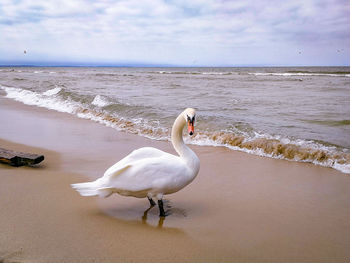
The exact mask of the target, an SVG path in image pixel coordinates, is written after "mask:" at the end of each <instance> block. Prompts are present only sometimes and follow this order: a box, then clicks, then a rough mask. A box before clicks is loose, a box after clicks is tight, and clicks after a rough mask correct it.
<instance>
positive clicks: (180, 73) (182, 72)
mask: <svg viewBox="0 0 350 263" xmlns="http://www.w3.org/2000/svg"><path fill="white" fill-rule="evenodd" d="M148 73H152V74H154V73H157V74H179V75H232V74H235V73H234V72H215V71H213V72H209V71H208V72H201V71H156V72H155V71H153V72H148Z"/></svg>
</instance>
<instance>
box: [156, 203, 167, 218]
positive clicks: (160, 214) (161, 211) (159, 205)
mask: <svg viewBox="0 0 350 263" xmlns="http://www.w3.org/2000/svg"><path fill="white" fill-rule="evenodd" d="M158 207H159V216H160V217H165V216H166V214H165V211H164V207H163V200H162V199H159V200H158Z"/></svg>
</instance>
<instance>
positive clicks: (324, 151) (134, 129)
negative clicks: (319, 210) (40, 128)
mask: <svg viewBox="0 0 350 263" xmlns="http://www.w3.org/2000/svg"><path fill="white" fill-rule="evenodd" d="M0 89H2V90H3V91H5V93H6V94H5V97H7V98H11V99H14V100H16V101H20V102H22V103H24V104H28V105H35V106H39V107H44V108H47V109H52V110H56V111H59V112H66V113H70V114H73V115H75V116H77V117H79V118H84V119H89V120H92V121H95V122H98V123H101V124H103V125H105V126H108V127H112V128H114V129H116V130H118V131H124V132H128V133H133V134H137V135H141V136H144V137H147V138H150V139H156V140H170V130H171V129H170V127H163V126H161V125H160V124H159V123H158V122H157V121H151V120H147V119H146V118H140V117H139V114H137V112H139V111H140V110H142V109H130V107H132V106H130V105H123V104H121V105H119V104H118V105H117V104H113V103H111V102H110V101H108V98H106V97H103V96H101V95H96V96H95V97H94V99H93V100H92V101H91V100H90V102H85V103H84V102H82V101H77V100H74V98H78V97H79V96H71V95H72V94H71V93H69V92H67V91H65V90H64V88H61V87H55V88H53V89H50V90H47V91H45V92H43V93H38V92H34V91H30V90H24V89H20V88H13V87H5V86H0ZM106 103H110V104H106ZM103 105H104V106H103ZM113 105H114V106H113ZM94 106H98V107H100V108H96V107H94ZM106 106H109V107H116V106H118V107H117V109H118V110H113V111H112V112H108V111H106V110H104V109H106V108H107V109H108V107H106ZM102 107H106V108H104V109H101V108H102ZM125 108H127V111H128V112H131V111H134V114H132V115H133V116H138V117H132V116H120V114H122V113H121V112H123V111H122V110H123V109H125ZM136 108H137V107H136ZM345 124H348V120H345ZM185 140H186V142H187V143H190V144H195V145H206V146H223V147H227V148H230V149H232V150H239V151H244V152H247V153H250V154H255V155H260V156H266V157H271V158H277V159H285V160H290V161H298V162H309V163H313V164H316V165H321V166H325V167H332V168H334V169H337V170H339V171H341V172H343V173H350V153H348V152H346V151H345V150H342V149H339V148H337V147H335V146H326V145H324V144H322V143H317V142H314V141H307V140H300V139H299V140H292V139H290V138H286V137H282V136H272V135H269V134H262V133H258V132H253V133H252V132H250V133H248V132H244V131H237V132H234V131H199V132H197V133H196V134H195V136H193V137H191V139H189V138H188V137H186V138H185Z"/></svg>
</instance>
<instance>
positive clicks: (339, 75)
mask: <svg viewBox="0 0 350 263" xmlns="http://www.w3.org/2000/svg"><path fill="white" fill-rule="evenodd" d="M248 74H250V75H255V76H285V77H292V76H329V77H350V74H332V73H302V72H295V73H289V72H285V73H265V72H255V73H248Z"/></svg>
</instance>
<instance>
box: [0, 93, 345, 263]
mask: <svg viewBox="0 0 350 263" xmlns="http://www.w3.org/2000/svg"><path fill="white" fill-rule="evenodd" d="M199 111H200V109H199ZM0 113H1V114H0V147H3V148H9V149H13V150H18V151H24V152H32V153H40V154H44V155H45V160H44V161H43V162H42V163H41V164H40V165H38V166H36V167H20V168H14V167H9V166H6V165H3V164H0V181H1V183H0V196H1V198H0V208H1V214H0V262H298V263H300V262H349V261H350V251H349V247H350V206H349V204H350V191H349V189H350V176H349V175H348V174H343V173H341V172H339V171H336V170H334V169H331V168H323V167H320V166H316V165H313V164H304V163H297V162H289V161H283V160H275V159H269V158H265V157H259V156H254V155H249V154H246V153H242V152H235V151H232V150H229V149H226V148H224V147H207V146H206V147H200V146H191V148H192V149H193V150H194V151H195V152H196V153H197V154H198V157H199V158H200V161H201V169H200V172H199V175H198V177H197V178H196V179H195V180H194V181H193V182H192V183H191V184H190V185H189V186H187V187H186V188H185V189H183V190H181V191H180V192H178V193H175V194H173V195H169V196H167V197H166V199H167V200H168V202H167V206H168V209H169V211H170V212H171V214H170V215H169V216H168V217H166V218H165V220H160V219H159V217H158V208H157V207H154V208H152V209H150V210H149V211H147V209H148V207H149V203H148V201H147V200H146V199H136V198H127V197H122V196H118V195H113V196H111V197H110V198H107V199H100V198H97V197H89V198H86V197H81V196H80V195H79V194H78V193H77V192H75V191H74V190H73V189H72V188H71V187H70V184H72V183H78V182H84V181H88V180H93V179H95V178H97V177H100V176H102V175H103V173H104V171H105V170H106V169H107V168H108V167H109V166H111V165H112V164H114V163H115V162H117V161H118V160H119V159H121V158H122V157H123V156H125V155H127V154H128V153H130V152H131V151H132V150H134V149H136V148H139V147H143V146H153V147H157V148H159V149H162V150H165V151H168V152H171V153H175V151H174V150H173V149H172V146H171V144H170V143H169V142H162V141H155V140H149V139H146V138H143V137H140V136H137V135H132V134H126V133H122V132H117V131H116V130H114V129H112V128H108V127H105V126H103V125H101V124H97V123H94V122H92V121H90V120H83V119H79V118H77V117H75V116H72V115H69V114H66V113H58V112H54V111H50V110H47V109H43V108H38V107H34V106H27V105H23V104H21V103H19V102H14V101H12V100H9V99H6V98H3V97H0Z"/></svg>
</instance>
